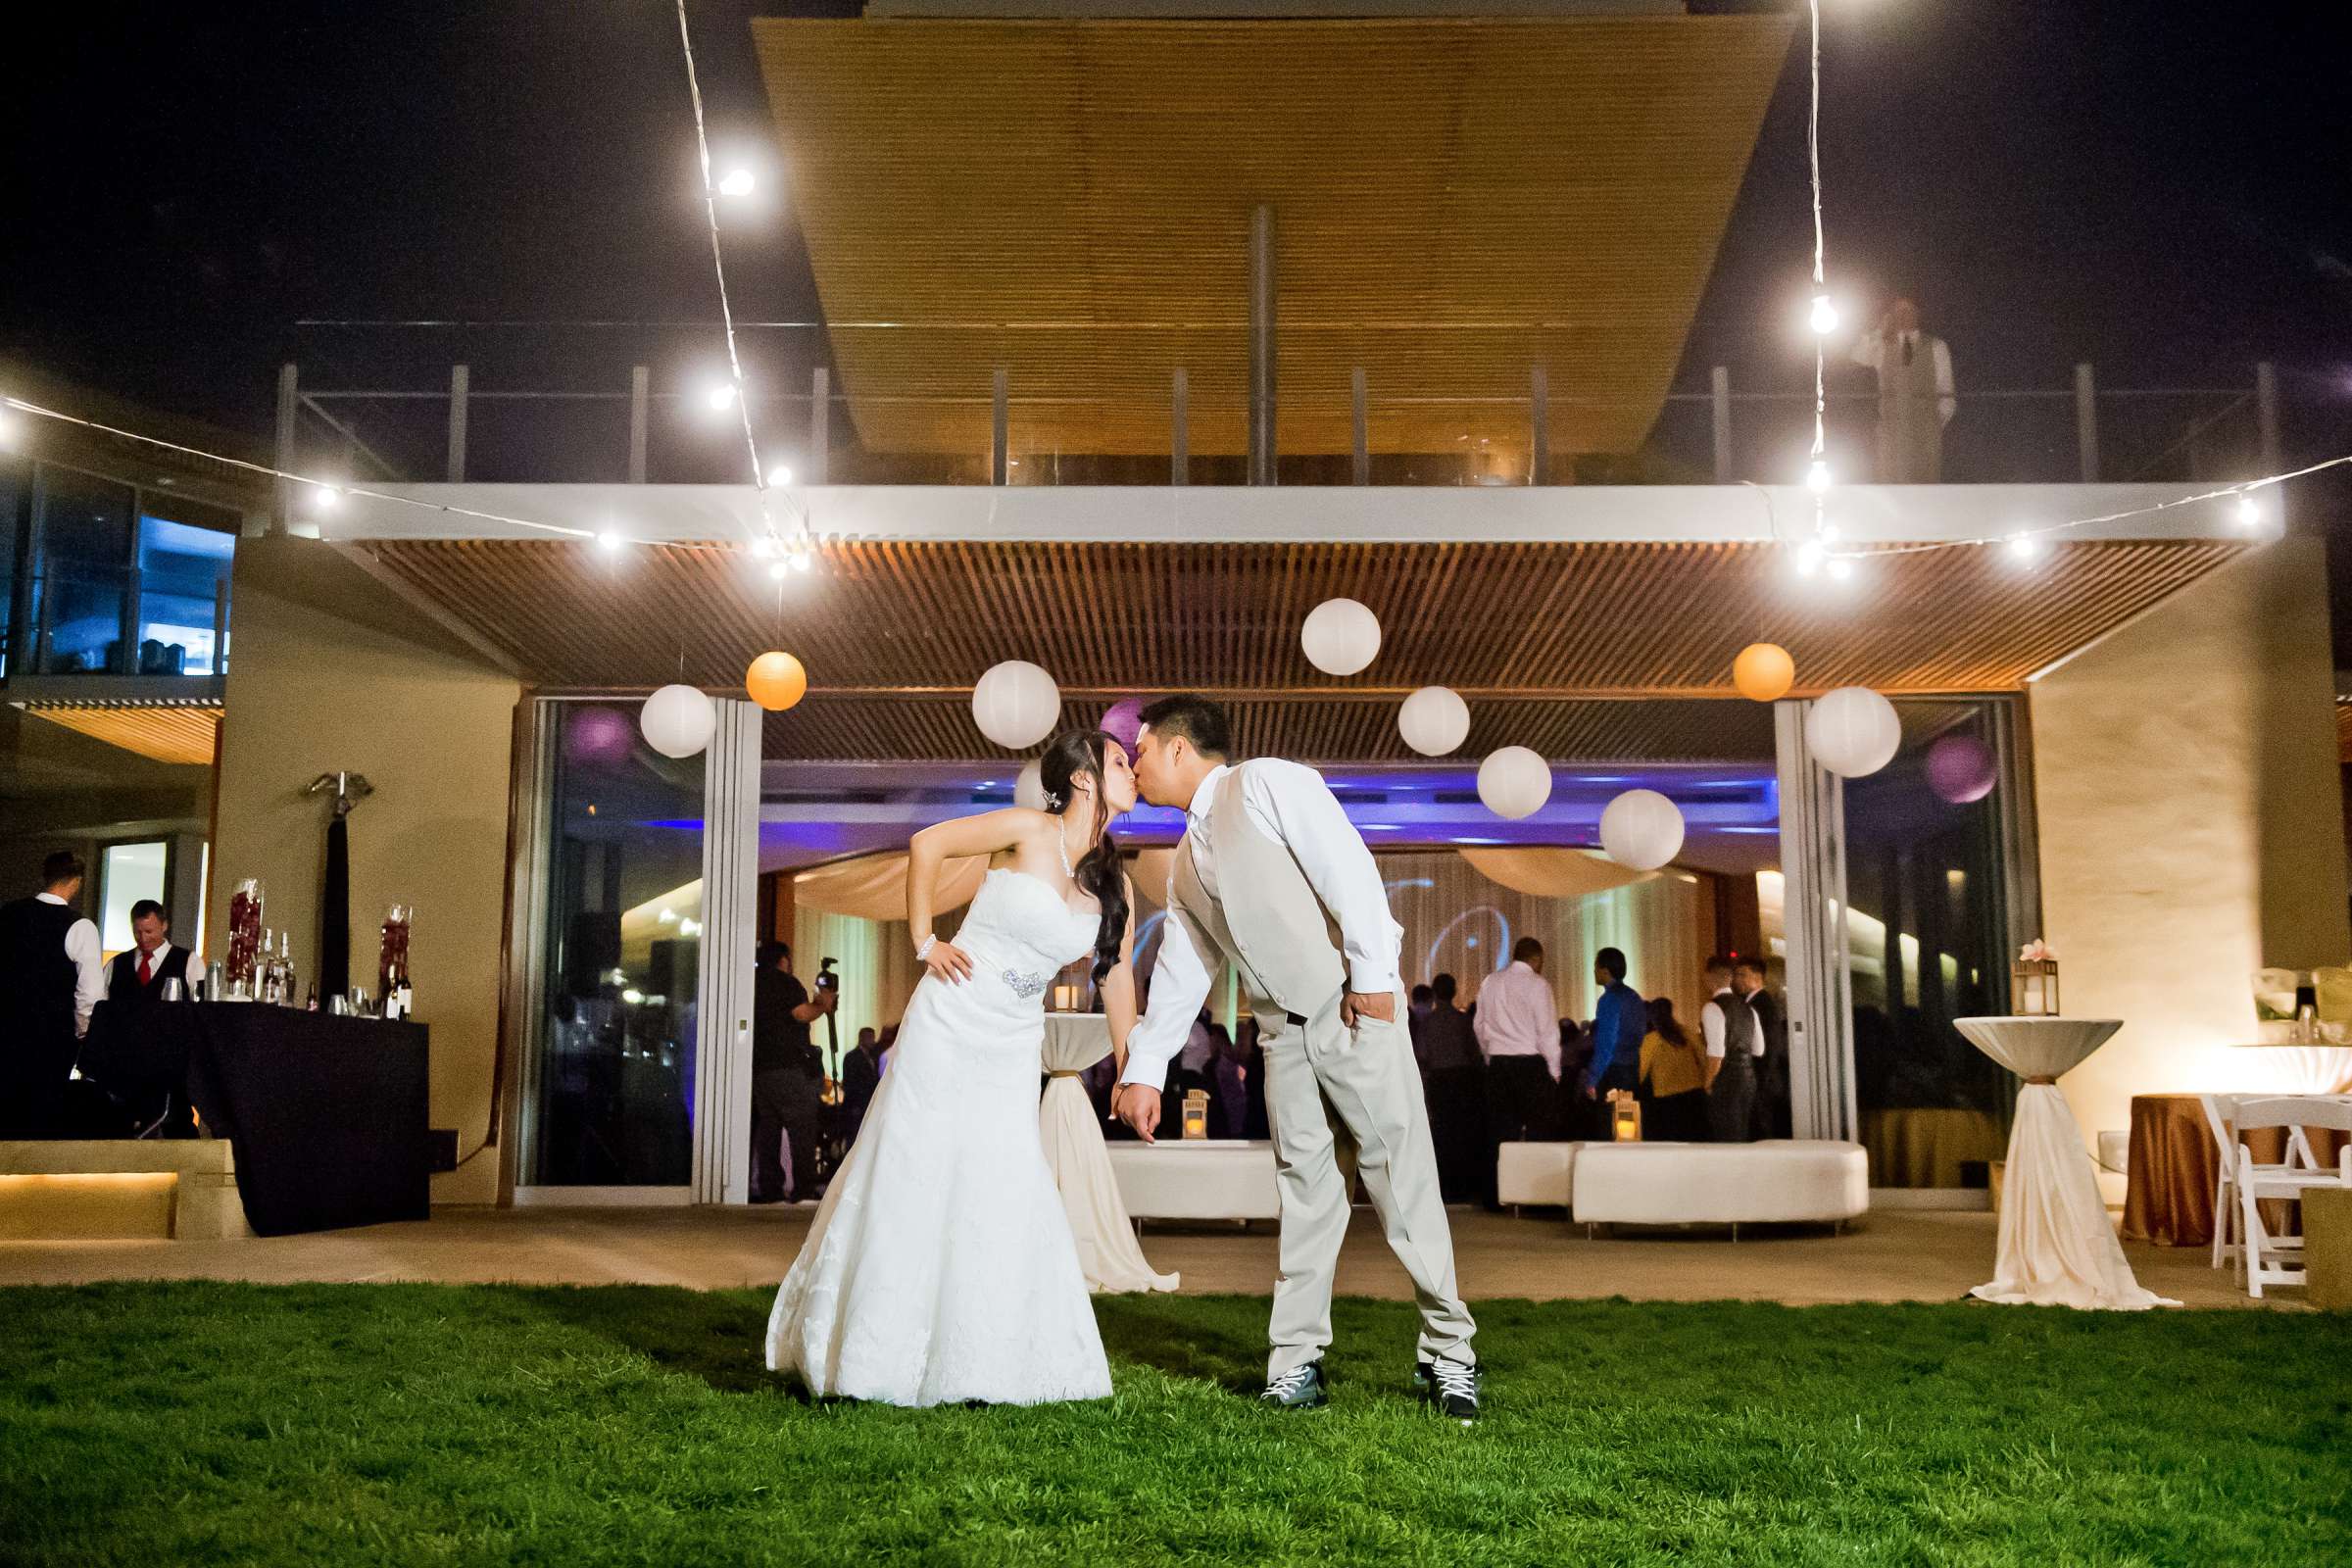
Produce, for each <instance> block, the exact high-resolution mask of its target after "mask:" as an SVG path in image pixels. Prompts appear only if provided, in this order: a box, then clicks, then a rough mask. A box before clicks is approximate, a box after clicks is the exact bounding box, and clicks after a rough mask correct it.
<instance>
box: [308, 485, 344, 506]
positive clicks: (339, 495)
mask: <svg viewBox="0 0 2352 1568" xmlns="http://www.w3.org/2000/svg"><path fill="white" fill-rule="evenodd" d="M342 504H343V492H342V491H340V490H338V489H336V488H335V487H334V486H333V485H331V484H317V483H314V484H313V485H312V487H311V505H312V506H314V507H316V508H317V509H318V510H319V511H320V512H332V511H334V510H335V508H337V507H339V506H341V505H342Z"/></svg>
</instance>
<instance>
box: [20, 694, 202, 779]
mask: <svg viewBox="0 0 2352 1568" xmlns="http://www.w3.org/2000/svg"><path fill="white" fill-rule="evenodd" d="M25 711H27V712H30V713H33V714H36V715H38V716H39V717H42V718H45V719H47V720H49V722H51V723H52V724H63V725H65V726H66V728H68V729H71V730H79V731H80V732H81V733H82V734H84V735H88V736H90V737H92V738H93V739H96V740H102V741H104V742H106V743H107V744H108V745H109V746H120V747H122V748H123V750H124V751H128V752H136V753H138V754H139V755H140V756H141V757H152V758H154V759H155V760H157V761H159V762H178V763H194V764H196V765H199V766H203V767H210V766H212V765H213V749H214V742H215V739H216V737H217V736H218V735H219V733H220V730H221V708H220V706H219V705H218V704H195V703H187V704H179V703H174V704H169V705H141V704H127V703H126V704H108V703H36V704H28V705H26V708H25Z"/></svg>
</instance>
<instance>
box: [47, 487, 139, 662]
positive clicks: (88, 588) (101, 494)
mask: <svg viewBox="0 0 2352 1568" xmlns="http://www.w3.org/2000/svg"><path fill="white" fill-rule="evenodd" d="M40 507H41V560H40V564H39V568H38V571H37V573H36V576H35V592H36V594H37V596H38V599H37V604H38V621H37V624H38V625H39V626H40V628H41V631H42V634H43V635H42V654H41V658H40V660H39V669H40V672H41V673H42V674H45V675H70V674H82V673H92V672H95V673H104V672H107V671H110V670H123V669H127V668H129V667H130V665H129V664H128V663H127V662H125V661H123V658H122V652H123V606H124V604H125V602H126V596H127V593H128V590H129V587H130V518H131V510H132V492H131V491H130V489H129V488H128V487H127V486H125V485H119V484H109V483H108V482H107V481H106V480H104V479H96V478H92V477H91V476H90V475H88V474H85V473H76V472H74V471H73V470H72V469H70V468H57V467H51V466H47V465H43V466H42V468H41V501H40Z"/></svg>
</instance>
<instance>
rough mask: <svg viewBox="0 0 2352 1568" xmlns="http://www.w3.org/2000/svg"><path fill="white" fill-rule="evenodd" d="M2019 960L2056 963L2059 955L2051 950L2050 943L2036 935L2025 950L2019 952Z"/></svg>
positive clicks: (2022, 961)
mask: <svg viewBox="0 0 2352 1568" xmlns="http://www.w3.org/2000/svg"><path fill="white" fill-rule="evenodd" d="M2017 961H2018V962H2020V963H2056V962H2057V961H2058V955H2056V954H2055V953H2052V952H2051V951H2050V945H2049V944H2048V943H2046V942H2044V941H2042V940H2041V938H2039V937H2035V938H2034V940H2033V941H2031V942H2029V943H2027V944H2026V946H2025V948H2024V950H2023V951H2022V952H2020V953H2019V954H2018V956H2017Z"/></svg>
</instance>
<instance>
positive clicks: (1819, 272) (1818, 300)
mask: <svg viewBox="0 0 2352 1568" xmlns="http://www.w3.org/2000/svg"><path fill="white" fill-rule="evenodd" d="M1807 10H1808V12H1809V13H1810V15H1811V20H1812V26H1813V31H1812V40H1811V53H1810V55H1809V57H1808V66H1809V79H1810V84H1811V97H1810V98H1809V99H1808V100H1807V103H1806V108H1805V166H1806V172H1807V173H1808V174H1809V176H1810V178H1811V181H1812V187H1813V465H1812V466H1811V467H1809V468H1807V469H1806V470H1805V488H1806V489H1808V490H1810V491H1812V492H1813V524H1814V529H1815V531H1816V532H1819V531H1820V527H1821V521H1822V513H1823V509H1824V507H1825V505H1826V503H1825V502H1824V500H1823V497H1824V496H1826V495H1827V494H1828V493H1829V488H1830V465H1829V461H1828V459H1829V451H1830V395H1829V344H1828V342H1827V341H1826V339H1827V337H1828V335H1829V333H1831V332H1832V331H1834V330H1836V328H1837V325H1838V311H1837V308H1836V307H1835V306H1833V305H1832V304H1831V303H1830V296H1829V277H1828V272H1827V270H1826V268H1825V261H1826V251H1827V247H1826V246H1825V245H1824V243H1823V241H1822V230H1821V0H1808V5H1807ZM1825 319H1826V320H1827V322H1828V323H1829V324H1828V325H1826V326H1825V325H1823V324H1822V323H1823V322H1824V320H1825Z"/></svg>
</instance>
